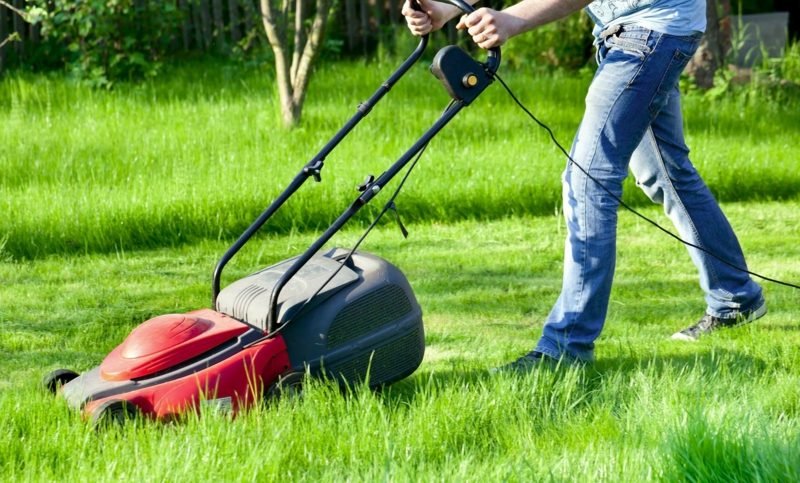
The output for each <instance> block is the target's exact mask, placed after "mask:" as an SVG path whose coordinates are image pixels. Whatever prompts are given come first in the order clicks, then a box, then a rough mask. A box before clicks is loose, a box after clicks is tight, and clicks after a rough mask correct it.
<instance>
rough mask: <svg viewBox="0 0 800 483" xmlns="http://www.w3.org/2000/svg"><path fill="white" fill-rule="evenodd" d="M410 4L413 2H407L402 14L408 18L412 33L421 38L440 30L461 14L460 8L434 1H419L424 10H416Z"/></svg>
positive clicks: (409, 0) (407, 21) (407, 0)
mask: <svg viewBox="0 0 800 483" xmlns="http://www.w3.org/2000/svg"><path fill="white" fill-rule="evenodd" d="M410 2H411V0H406V1H405V3H404V4H403V10H402V11H401V12H400V13H402V14H403V16H404V17H405V18H406V24H407V25H408V29H409V30H411V33H413V34H414V35H417V36H420V37H421V36H423V35H425V34H429V33H431V32H433V31H436V30H439V29H440V28H442V27H443V26H444V24H446V23H447V22H448V21H450V19H452V18H455V16H456V15H458V12H460V10H459V9H458V7H454V6H453V5H450V4H449V3H442V2H436V1H433V0H417V4H419V6H420V8H421V9H422V10H421V11H419V10H414V9H413V8H412V7H411V3H410Z"/></svg>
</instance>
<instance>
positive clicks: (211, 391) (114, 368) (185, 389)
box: [64, 309, 289, 420]
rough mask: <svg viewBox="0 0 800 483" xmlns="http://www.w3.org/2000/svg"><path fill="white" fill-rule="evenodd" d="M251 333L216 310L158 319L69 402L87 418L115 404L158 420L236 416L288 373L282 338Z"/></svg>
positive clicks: (75, 388) (77, 384)
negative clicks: (208, 411) (198, 414)
mask: <svg viewBox="0 0 800 483" xmlns="http://www.w3.org/2000/svg"><path fill="white" fill-rule="evenodd" d="M252 332H259V331H253V330H252V328H251V327H249V326H247V325H246V324H243V323H242V322H239V321H237V320H235V319H233V318H231V317H228V316H227V315H224V314H221V313H219V312H215V311H213V310H210V309H205V310H197V311H194V312H189V313H187V314H169V315H161V316H158V317H155V318H153V319H150V320H148V321H146V322H144V323H143V324H141V325H140V326H138V327H137V328H135V329H134V330H133V331H132V332H131V333H130V335H128V337H127V338H126V339H125V341H124V342H123V343H122V344H120V345H119V346H117V347H116V348H115V349H114V350H113V351H111V353H110V354H108V356H107V357H106V358H105V359H104V360H103V362H102V363H101V364H100V366H99V367H98V368H95V369H94V370H91V371H89V372H87V373H85V374H83V375H82V376H80V378H78V379H79V380H77V381H72V382H71V383H70V384H68V385H67V386H65V388H64V393H65V394H64V395H65V397H66V398H67V400H68V401H69V402H70V403H71V404H73V405H79V406H81V407H82V408H83V410H84V412H85V413H86V414H87V415H89V416H91V415H93V414H95V412H96V411H97V409H98V408H100V407H102V406H103V405H105V404H107V403H108V402H109V401H124V402H127V403H129V404H130V406H131V407H135V408H136V409H137V410H138V411H139V412H140V413H141V414H142V415H144V416H148V417H151V418H155V419H159V420H167V419H171V418H174V417H175V416H176V415H178V414H182V413H185V412H187V410H195V411H202V409H203V408H207V407H213V408H216V409H221V410H224V411H230V412H233V413H236V412H237V411H239V410H240V409H242V408H245V407H248V406H250V405H252V404H253V403H254V402H255V401H257V400H259V399H260V398H261V395H262V394H263V392H264V389H265V388H268V387H270V386H271V385H272V384H274V383H275V382H276V381H277V380H278V378H279V377H280V375H281V374H282V373H284V372H285V371H286V370H287V369H289V357H288V354H287V351H286V345H285V344H284V341H283V338H282V337H280V336H276V337H272V338H269V339H262V340H258V339H256V338H255V337H254V336H255V334H252ZM248 334H249V335H250V337H247V335H248ZM243 336H245V337H244V339H243ZM222 353H225V354H226V355H227V356H226V357H219V355H220V354H222ZM218 359H219V360H218ZM198 364H200V365H203V366H205V367H197V365H198ZM193 366H194V367H193ZM186 369H189V370H186ZM81 379H82V380H81Z"/></svg>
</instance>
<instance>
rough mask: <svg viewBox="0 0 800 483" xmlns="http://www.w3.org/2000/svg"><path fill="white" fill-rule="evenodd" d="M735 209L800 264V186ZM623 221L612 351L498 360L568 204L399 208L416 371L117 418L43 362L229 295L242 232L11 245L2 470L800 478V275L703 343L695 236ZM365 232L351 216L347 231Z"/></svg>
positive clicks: (514, 343) (295, 244) (779, 263)
mask: <svg viewBox="0 0 800 483" xmlns="http://www.w3.org/2000/svg"><path fill="white" fill-rule="evenodd" d="M725 209H726V211H727V212H728V214H729V216H730V218H731V220H732V222H733V223H734V225H735V226H736V227H737V229H738V232H739V235H740V238H741V240H742V243H743V246H744V247H745V250H746V251H747V253H748V254H749V262H750V265H751V267H752V268H753V269H754V270H757V271H763V272H766V273H768V274H771V275H774V276H776V277H779V278H782V279H787V280H793V281H797V280H798V279H800V265H798V264H797V263H796V262H795V261H796V260H798V257H800V248H798V246H797V244H796V243H795V241H796V240H797V237H798V236H800V231H798V226H800V210H798V204H797V203H796V202H792V203H748V204H732V205H726V206H725ZM646 211H647V214H648V215H650V216H654V217H657V218H663V217H662V216H661V215H660V214H659V213H658V212H657V210H656V209H647V210H646ZM773 220H777V221H776V222H775V223H774V224H773V223H772V221H773ZM620 221H621V224H620V244H619V245H620V250H619V252H620V253H619V260H618V271H617V282H616V285H615V288H614V291H613V294H612V306H611V310H610V315H609V320H608V325H607V328H606V330H605V331H604V333H603V336H602V337H601V339H600V340H599V341H598V349H597V352H598V362H597V363H596V364H594V365H592V366H589V367H587V368H562V369H560V370H557V371H552V372H550V371H542V372H539V373H534V374H532V375H530V376H526V377H514V376H508V375H499V376H491V375H489V374H488V373H487V369H488V368H490V367H493V366H495V365H497V364H500V363H503V362H506V361H508V360H510V359H512V358H514V357H516V356H517V355H519V354H521V353H522V352H524V351H526V350H528V349H529V348H530V346H531V345H532V344H533V342H534V341H535V338H536V336H537V335H538V333H539V331H540V327H541V322H542V320H543V319H544V317H545V316H546V314H547V311H548V310H549V308H550V305H551V304H552V303H553V301H554V300H555V297H556V295H557V289H558V286H559V281H560V270H559V265H560V259H561V251H562V246H561V244H562V237H563V233H562V229H561V220H560V219H559V218H558V217H556V216H555V215H551V216H542V217H511V218H506V219H500V220H495V221H491V222H481V221H463V222H458V223H453V224H445V225H442V224H437V223H414V224H411V225H410V231H411V236H410V238H409V239H408V240H403V239H402V237H401V236H400V234H399V233H398V231H397V229H396V227H395V226H393V225H392V224H390V223H387V224H386V225H385V226H382V227H381V228H380V229H378V230H377V231H376V232H375V233H374V234H373V236H371V237H370V238H369V239H368V241H367V246H366V247H365V248H366V249H368V250H371V251H373V252H376V253H380V254H382V255H383V256H385V257H387V258H389V259H390V260H392V261H393V262H395V263H396V264H397V265H398V266H399V267H400V268H401V269H402V270H403V271H404V272H405V273H406V275H407V276H408V278H409V280H410V281H411V283H412V285H413V287H414V288H415V291H416V293H417V296H418V298H419V300H420V303H421V305H422V306H423V308H424V311H425V324H426V342H427V349H426V357H425V360H424V362H423V365H422V366H421V367H420V369H419V370H418V371H417V372H416V373H415V374H414V375H413V376H412V377H410V378H408V379H406V380H404V381H401V382H400V383H398V384H395V385H394V386H392V387H390V388H389V389H387V390H386V391H384V392H380V393H372V392H370V391H366V390H363V389H361V388H355V390H354V391H353V392H352V393H351V394H349V395H346V396H342V395H340V394H339V393H338V392H337V391H335V390H333V389H332V388H331V387H329V386H327V385H325V384H319V385H314V386H312V387H311V389H310V390H308V391H307V394H306V397H305V398H304V399H302V400H299V401H285V402H282V403H280V404H278V405H277V406H270V407H264V408H259V409H256V410H254V411H251V412H249V413H246V414H244V415H242V416H241V417H238V418H236V419H235V420H233V421H230V420H228V419H227V418H225V417H224V416H221V415H205V416H204V417H202V418H196V419H195V418H190V419H189V420H188V421H187V422H185V423H183V424H175V425H169V426H161V425H157V424H152V423H146V424H143V425H140V426H137V427H135V428H130V429H126V430H124V431H110V432H108V433H103V434H96V433H94V432H93V431H92V430H91V429H90V428H89V427H88V425H87V424H86V423H85V422H83V421H81V419H80V418H79V416H78V415H77V414H74V413H71V412H70V411H69V410H68V409H67V408H66V407H65V405H64V403H63V401H59V400H56V401H53V400H52V399H51V398H50V397H49V396H47V395H45V394H43V393H41V392H39V391H37V387H36V385H37V383H38V381H39V379H40V377H41V376H42V374H43V373H45V372H46V371H47V370H50V369H53V368H56V367H62V366H66V367H71V368H74V369H77V370H86V369H88V368H90V367H92V366H94V365H96V364H98V363H99V362H100V361H101V360H102V358H103V357H104V355H105V354H106V353H107V352H108V351H109V350H110V349H111V348H113V347H114V346H115V345H116V344H118V343H119V342H120V341H121V340H122V339H123V338H124V337H125V335H126V334H127V333H128V332H129V331H130V330H131V329H132V328H133V327H134V326H136V325H137V324H138V323H139V322H140V321H142V320H144V319H146V318H148V317H151V316H154V315H156V314H161V313H169V312H179V311H184V310H189V309H194V308H198V307H203V306H207V304H208V300H207V299H208V292H209V276H210V269H211V267H212V266H213V264H214V262H215V260H216V257H217V256H218V255H219V253H220V252H221V251H222V250H224V248H225V244H224V243H221V242H216V241H208V242H202V243H199V244H194V245H190V246H183V247H178V248H174V249H158V250H155V251H139V252H133V253H129V252H124V253H123V252H120V253H116V254H90V255H81V256H73V257H67V258H64V257H60V256H51V257H46V258H43V259H40V260H34V261H17V262H6V263H2V264H0V277H2V279H3V280H4V281H6V283H5V286H4V289H3V290H2V291H0V306H2V307H3V308H4V310H3V314H2V316H0V324H2V327H3V331H2V335H0V361H2V362H0V368H2V372H1V373H2V374H3V377H2V378H0V388H2V391H0V434H3V435H4V439H5V440H6V441H5V442H4V444H3V445H2V449H0V474H2V475H3V478H4V479H8V480H9V481H11V480H14V481H16V480H31V479H32V480H48V479H58V480H65V481H83V480H93V481H96V480H118V479H147V480H152V479H156V480H170V481H176V480H180V481H187V480H188V481H194V480H208V479H217V480H274V479H279V478H290V479H296V480H305V481H319V480H323V481H331V480H337V481H338V480H344V479H348V480H353V481H372V480H375V479H386V480H393V481H396V480H401V481H402V480H415V481H417V480H441V479H445V480H453V481H462V480H464V481H477V480H480V481H486V480H497V479H505V480H512V481H528V480H551V479H552V480H571V481H572V480H584V481H588V480H605V481H609V480H613V481H620V480H626V481H628V480H636V481H639V480H667V481H675V480H681V481H731V480H732V479H743V480H751V481H752V480H762V481H780V480H782V481H787V480H790V481H791V480H796V479H797V478H798V477H800V465H798V462H797V459H796V457H795V455H796V454H797V451H798V450H800V438H798V435H800V432H798V430H800V427H799V426H798V425H799V424H800V419H799V418H800V396H798V392H797V386H798V383H800V376H798V374H800V356H798V355H797V351H796V347H797V345H798V344H800V332H798V331H797V326H796V321H797V318H798V315H800V312H798V308H797V300H798V296H797V292H794V291H792V290H791V289H788V288H785V287H781V286H776V285H769V284H767V285H765V290H766V295H767V299H768V300H769V303H770V314H768V316H767V317H765V318H764V319H763V320H762V321H760V322H758V323H756V324H753V325H752V326H748V327H744V328H741V329H737V330H730V331H727V332H724V333H722V334H719V335H718V336H717V337H713V338H708V339H707V340H703V341H701V342H699V343H697V344H686V343H679V342H674V341H670V340H669V339H668V336H669V334H671V333H672V332H673V331H675V330H677V329H680V328H682V327H683V326H685V325H686V323H687V322H690V321H693V320H694V319H695V318H697V316H698V314H699V313H701V312H702V310H703V301H702V296H701V293H700V292H699V289H698V288H697V286H696V281H695V276H694V271H693V267H692V266H691V263H690V262H689V260H688V257H687V256H686V253H685V249H684V248H683V247H681V246H679V245H678V244H677V243H675V242H672V241H669V240H667V239H665V238H664V237H663V236H662V235H660V234H659V233H658V232H656V231H655V230H652V229H650V228H648V227H646V226H644V225H643V224H642V223H641V222H640V221H638V220H637V219H636V218H634V217H633V216H631V215H623V216H622V217H621V219H620ZM765 232H768V233H769V236H765ZM359 233H360V231H359V230H347V231H346V232H344V233H342V234H341V235H340V236H338V238H337V240H336V242H337V244H340V245H347V244H349V243H352V242H353V241H354V240H355V239H356V238H357V236H358V235H359ZM465 234H469V235H468V236H465ZM311 239H312V236H311V234H306V233H296V234H293V235H289V236H270V237H265V238H263V239H261V240H259V241H258V243H256V244H254V246H248V247H247V248H245V250H244V252H243V253H242V257H241V258H240V259H237V260H236V261H235V263H234V266H232V267H231V272H230V273H229V274H228V275H227V276H226V279H228V280H233V279H235V278H238V277H240V276H242V275H243V274H244V273H247V272H248V271H249V270H252V269H253V267H257V266H261V265H264V264H267V263H270V262H272V261H275V260H278V259H282V258H284V257H287V256H290V255H292V254H295V253H297V252H298V251H299V250H300V249H301V248H302V247H304V246H306V245H307V244H308V243H309V242H310V241H311ZM654 253H658V256H657V257H656V256H653V254H654Z"/></svg>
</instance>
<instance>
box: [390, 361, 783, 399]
mask: <svg viewBox="0 0 800 483" xmlns="http://www.w3.org/2000/svg"><path fill="white" fill-rule="evenodd" d="M769 368H770V365H769V364H768V363H767V362H765V361H764V360H762V359H759V358H756V357H752V356H750V355H747V354H744V353H742V352H739V351H730V350H720V349H718V348H717V349H714V350H713V351H707V352H702V353H697V354H695V355H669V356H658V357H644V356H643V357H639V356H621V357H613V358H608V359H602V360H600V361H597V362H595V363H592V364H586V365H570V364H559V365H558V366H556V367H552V366H547V365H545V366H542V367H539V368H535V369H533V370H532V371H531V372H522V373H514V372H511V373H509V372H504V373H500V374H498V373H492V372H491V369H492V367H491V366H487V367H485V368H475V367H459V366H458V365H457V364H454V365H453V367H450V368H445V369H436V370H432V371H426V372H420V373H417V374H416V375H415V376H414V377H412V378H409V379H405V380H403V381H399V382H397V383H395V384H393V385H391V386H388V387H386V388H384V389H383V390H380V391H379V394H380V395H381V398H382V399H383V400H384V401H386V403H387V404H396V403H399V404H409V405H411V404H414V401H415V400H417V399H418V398H420V397H428V396H429V395H430V393H431V391H440V392H441V391H448V390H454V391H460V390H467V391H469V390H471V389H475V388H483V387H486V386H487V385H489V384H492V383H493V381H495V380H499V379H505V380H509V381H511V380H519V381H523V382H524V381H525V380H526V379H531V378H536V377H538V376H537V375H536V374H534V372H538V371H546V372H547V373H548V374H549V375H548V382H550V383H552V384H558V383H559V381H561V380H564V378H571V377H574V376H575V375H576V374H577V376H578V377H579V379H580V384H579V386H580V388H581V390H583V391H584V392H585V393H586V395H587V403H589V404H591V400H592V397H593V394H599V393H600V392H601V391H599V390H600V389H601V388H602V386H603V385H604V384H606V383H608V381H612V380H613V381H615V382H614V384H619V382H618V381H619V380H620V379H621V380H622V381H631V380H633V379H634V378H635V377H637V376H638V375H640V374H645V375H646V376H647V377H648V378H649V379H651V380H659V379H661V378H662V377H665V376H674V375H676V374H686V373H689V372H697V371H699V372H700V373H701V374H703V375H705V376H707V377H713V375H714V374H715V373H721V372H731V371H735V372H737V373H744V374H747V375H748V376H751V377H755V376H758V375H759V374H763V373H765V372H766V371H768V370H769ZM570 383H574V381H572V380H570ZM700 389H702V388H698V390H700Z"/></svg>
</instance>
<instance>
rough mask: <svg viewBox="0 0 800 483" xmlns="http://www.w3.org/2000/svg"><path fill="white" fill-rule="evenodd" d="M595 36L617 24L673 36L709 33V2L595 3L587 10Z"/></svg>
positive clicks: (645, 0)
mask: <svg viewBox="0 0 800 483" xmlns="http://www.w3.org/2000/svg"><path fill="white" fill-rule="evenodd" d="M586 12H587V13H588V14H589V17H591V18H592V20H594V22H595V30H594V34H595V36H597V35H599V34H600V32H601V31H603V30H605V29H607V28H608V27H612V26H614V25H632V24H633V25H639V26H641V27H644V28H648V29H650V30H655V31H656V32H662V33H665V34H670V35H692V34H695V33H698V32H705V30H706V0H595V1H594V2H592V3H590V4H589V5H588V6H587V7H586Z"/></svg>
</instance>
